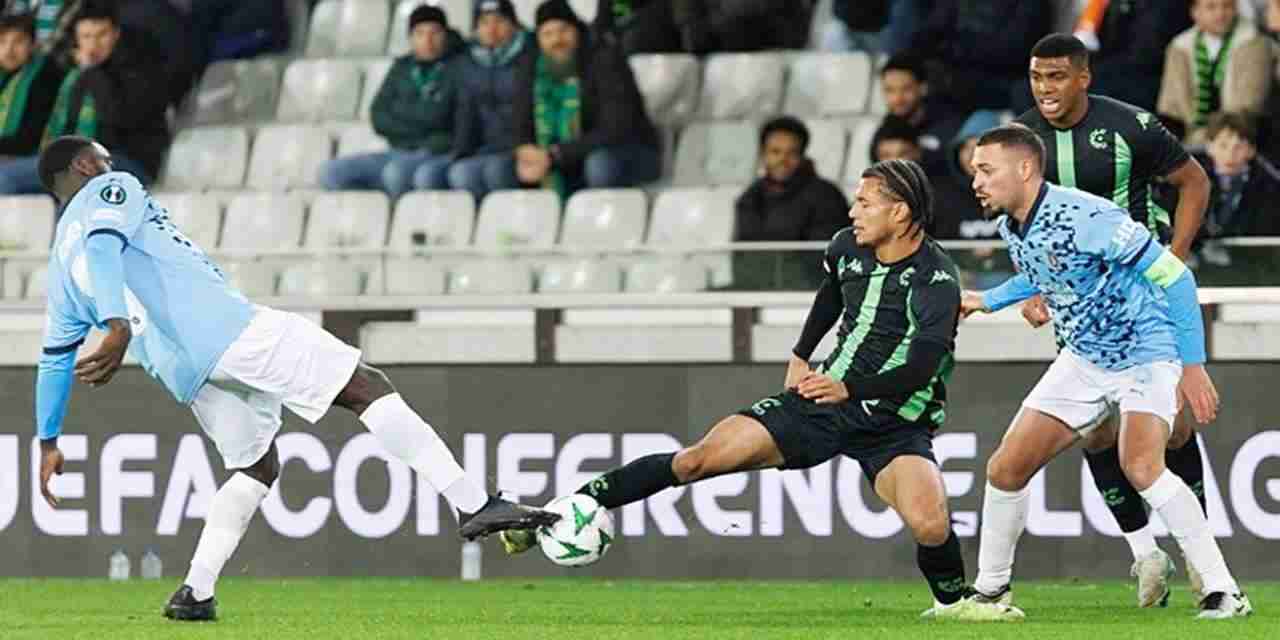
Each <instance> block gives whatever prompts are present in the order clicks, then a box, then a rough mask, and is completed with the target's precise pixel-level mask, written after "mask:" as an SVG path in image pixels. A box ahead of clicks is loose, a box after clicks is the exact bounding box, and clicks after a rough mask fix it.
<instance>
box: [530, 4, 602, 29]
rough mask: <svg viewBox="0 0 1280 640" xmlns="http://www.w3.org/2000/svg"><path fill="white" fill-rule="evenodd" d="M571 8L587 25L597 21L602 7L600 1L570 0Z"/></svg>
mask: <svg viewBox="0 0 1280 640" xmlns="http://www.w3.org/2000/svg"><path fill="white" fill-rule="evenodd" d="M569 6H570V7H571V8H572V9H573V12H574V13H576V14H578V18H580V19H581V20H582V21H583V22H585V23H587V24H591V21H592V20H595V19H596V11H597V10H598V9H599V7H600V2H599V0H569ZM530 26H532V25H530Z"/></svg>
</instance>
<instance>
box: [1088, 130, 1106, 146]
mask: <svg viewBox="0 0 1280 640" xmlns="http://www.w3.org/2000/svg"><path fill="white" fill-rule="evenodd" d="M1089 145H1090V146H1092V147H1093V148H1094V149H1106V148H1107V130H1106V129H1094V130H1093V131H1090V132H1089Z"/></svg>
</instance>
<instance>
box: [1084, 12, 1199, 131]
mask: <svg viewBox="0 0 1280 640" xmlns="http://www.w3.org/2000/svg"><path fill="white" fill-rule="evenodd" d="M1190 26H1191V19H1190V15H1189V14H1188V13H1187V4H1186V3H1184V2H1176V1H1173V0H1090V2H1089V4H1088V5H1086V6H1085V9H1084V11H1083V12H1082V13H1081V14H1080V21H1079V22H1077V23H1076V28H1075V36H1076V37H1077V38H1079V39H1080V41H1081V42H1083V43H1084V44H1085V46H1086V47H1088V48H1089V50H1090V51H1092V52H1093V55H1092V56H1091V61H1090V64H1089V67H1090V69H1092V71H1093V82H1092V84H1091V85H1090V91H1091V92H1092V93H1095V94H1098V95H1103V96H1107V97H1109V98H1115V99H1116V100H1120V101H1122V102H1128V103H1129V104H1131V105H1134V106H1136V107H1140V108H1142V109H1145V110H1147V111H1151V112H1152V113H1155V112H1156V98H1157V96H1158V95H1159V93H1160V77H1161V74H1162V70H1163V69H1164V55H1165V53H1164V52H1165V48H1166V47H1168V45H1169V43H1170V42H1172V41H1173V38H1174V37H1175V36H1177V35H1178V34H1179V33H1181V32H1182V31H1183V30H1185V29H1187V28H1188V27H1190Z"/></svg>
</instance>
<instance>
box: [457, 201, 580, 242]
mask: <svg viewBox="0 0 1280 640" xmlns="http://www.w3.org/2000/svg"><path fill="white" fill-rule="evenodd" d="M559 230H560V198H559V196H557V195H556V193H555V192H554V191H550V190H548V189H534V190H530V189H519V190H511V191H495V192H493V193H490V194H489V195H488V196H487V197H486V198H485V199H484V203H483V204H482V205H481V206H480V216H479V218H478V219H477V220H476V240H475V244H476V246H478V247H485V248H494V247H506V246H528V247H544V248H545V247H551V246H552V245H554V244H555V241H556V235H557V233H558V232H559Z"/></svg>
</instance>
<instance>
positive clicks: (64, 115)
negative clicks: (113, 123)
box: [40, 69, 98, 148]
mask: <svg viewBox="0 0 1280 640" xmlns="http://www.w3.org/2000/svg"><path fill="white" fill-rule="evenodd" d="M80 75H81V71H80V70H79V69H72V70H70V71H68V72H67V77H66V78H63V80H62V86H61V87H60V88H59V89H58V100H57V102H55V103H54V104H53V112H52V113H50V114H49V125H48V126H46V127H45V130H44V139H43V140H41V141H40V147H41V148H44V146H45V145H46V144H49V141H50V140H53V139H54V138H57V137H58V136H66V135H79V136H85V137H87V138H94V137H97V135H98V110H97V109H96V108H94V106H93V96H92V95H89V92H88V91H79V92H77V91H76V85H77V84H79V81H80ZM77 96H79V99H78V100H77V99H76V98H77ZM73 103H75V104H73ZM72 113H74V114H75V119H74V120H73V119H72Z"/></svg>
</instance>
